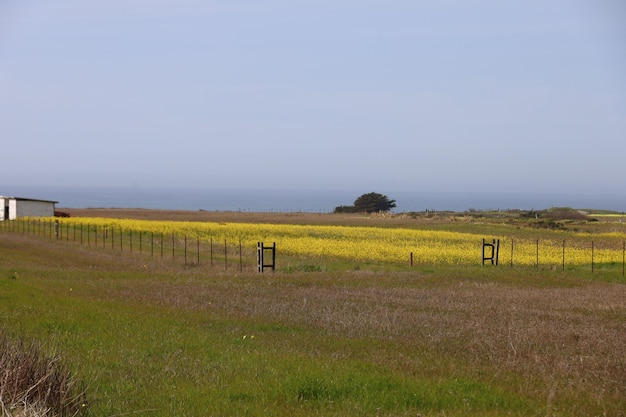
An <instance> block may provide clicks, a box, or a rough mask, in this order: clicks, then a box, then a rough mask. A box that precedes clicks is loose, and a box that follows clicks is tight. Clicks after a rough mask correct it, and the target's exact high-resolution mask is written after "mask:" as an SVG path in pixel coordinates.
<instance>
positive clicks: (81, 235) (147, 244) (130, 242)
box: [0, 218, 257, 272]
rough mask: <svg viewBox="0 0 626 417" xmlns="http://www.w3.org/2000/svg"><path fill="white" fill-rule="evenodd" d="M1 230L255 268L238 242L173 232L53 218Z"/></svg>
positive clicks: (196, 262) (18, 221)
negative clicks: (148, 230) (200, 237)
mask: <svg viewBox="0 0 626 417" xmlns="http://www.w3.org/2000/svg"><path fill="white" fill-rule="evenodd" d="M0 230H3V231H6V232H14V233H18V234H28V235H35V236H40V237H42V238H46V239H53V240H58V241H67V242H75V243H78V244H81V245H86V246H92V247H94V248H95V247H101V248H107V249H111V250H118V251H120V252H130V253H138V254H143V255H149V256H150V257H152V258H159V259H170V260H181V261H183V262H184V263H185V264H186V265H189V264H190V265H200V264H204V265H208V266H211V267H220V266H223V268H224V270H228V269H229V268H230V269H233V268H238V269H239V271H241V272H243V270H244V269H246V270H248V269H249V270H253V269H256V266H257V265H256V261H254V260H252V259H251V258H252V257H253V256H254V254H255V252H254V251H253V250H252V249H251V248H245V247H244V246H243V244H242V242H241V241H239V242H229V241H227V240H226V239H224V240H219V241H218V240H213V239H209V241H208V242H207V241H202V240H201V239H199V238H195V239H192V238H188V237H187V236H185V235H182V236H181V235H178V234H176V233H155V232H145V231H141V230H133V229H122V228H116V227H113V226H102V225H94V224H90V223H76V222H62V221H59V220H56V219H47V218H44V219H35V220H34V219H28V220H22V219H16V220H12V221H3V222H0Z"/></svg>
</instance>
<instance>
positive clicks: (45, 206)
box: [0, 196, 58, 221]
mask: <svg viewBox="0 0 626 417" xmlns="http://www.w3.org/2000/svg"><path fill="white" fill-rule="evenodd" d="M57 203H58V201H50V200H37V199H34V198H22V197H3V196H0V221H3V220H15V219H17V218H19V217H52V216H54V205H55V204H57Z"/></svg>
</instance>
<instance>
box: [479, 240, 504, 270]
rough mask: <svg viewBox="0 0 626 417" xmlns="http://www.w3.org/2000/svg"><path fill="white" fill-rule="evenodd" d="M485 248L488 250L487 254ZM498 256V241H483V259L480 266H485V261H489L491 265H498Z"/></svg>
mask: <svg viewBox="0 0 626 417" xmlns="http://www.w3.org/2000/svg"><path fill="white" fill-rule="evenodd" d="M485 248H489V249H490V251H489V253H485ZM499 254H500V239H497V240H496V239H493V240H492V243H487V241H486V240H485V239H483V257H482V264H483V266H485V261H491V265H496V266H497V265H498V255H499Z"/></svg>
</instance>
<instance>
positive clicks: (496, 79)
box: [0, 0, 626, 194]
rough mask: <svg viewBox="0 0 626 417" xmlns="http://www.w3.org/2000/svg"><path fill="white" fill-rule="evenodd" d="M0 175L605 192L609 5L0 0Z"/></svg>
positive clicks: (611, 188) (610, 180)
mask: <svg viewBox="0 0 626 417" xmlns="http://www.w3.org/2000/svg"><path fill="white" fill-rule="evenodd" d="M0 143H1V144H2V148H1V150H0V155H1V156H2V157H1V158H0V161H1V162H0V176H1V178H0V184H12V185H59V184H63V185H66V186H94V187H96V186H106V187H111V186H112V187H116V186H120V187H126V186H131V187H205V188H225V189H239V188H241V189H254V188H259V189H264V188H272V189H281V188H285V189H288V188H299V189H362V190H365V191H374V190H375V191H377V192H382V193H388V192H391V191H393V190H405V191H420V190H422V191H443V192H448V191H449V192H459V191H463V192H472V191H481V192H496V193H497V192H504V191H506V192H520V193H524V192H541V193H550V192H559V193H574V194H575V193H581V194H583V193H624V191H625V190H626V169H625V167H624V166H625V163H624V162H625V157H626V2H624V1H623V0H585V1H583V0H510V1H502V0H437V1H435V0H431V1H419V0H410V1H409V0H385V1H382V0H359V1H355V0H333V1H328V0H316V1H313V0H290V1H286V0H248V1H240V0H229V1H226V0H223V1H212V0H177V1H175V2H174V1H165V0H150V1H148V0H123V1H122V0H90V1H84V0H55V1H54V2H51V1H48V0H0Z"/></svg>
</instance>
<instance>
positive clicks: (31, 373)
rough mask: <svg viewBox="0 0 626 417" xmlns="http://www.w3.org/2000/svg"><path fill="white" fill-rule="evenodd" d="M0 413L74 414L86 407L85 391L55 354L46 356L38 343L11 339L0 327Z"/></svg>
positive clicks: (27, 416) (33, 416) (33, 415)
mask: <svg viewBox="0 0 626 417" xmlns="http://www.w3.org/2000/svg"><path fill="white" fill-rule="evenodd" d="M0 369H1V370H2V374H0V413H2V416H7V417H11V416H24V417H37V416H44V415H45V416H50V417H52V416H75V415H78V414H80V412H81V411H83V409H84V407H85V396H84V391H81V390H79V388H78V384H77V381H76V379H74V378H73V377H72V375H71V374H70V372H69V371H68V370H67V368H66V367H65V366H64V365H63V364H62V363H61V361H60V358H59V356H58V355H53V356H50V357H46V356H44V355H43V353H42V349H41V345H40V344H39V343H37V342H30V343H27V342H25V341H23V340H19V341H15V340H11V339H10V338H9V337H8V336H7V335H6V332H5V331H4V329H0Z"/></svg>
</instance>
